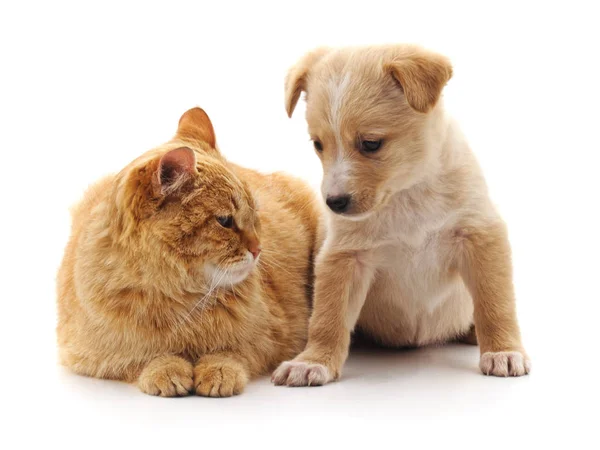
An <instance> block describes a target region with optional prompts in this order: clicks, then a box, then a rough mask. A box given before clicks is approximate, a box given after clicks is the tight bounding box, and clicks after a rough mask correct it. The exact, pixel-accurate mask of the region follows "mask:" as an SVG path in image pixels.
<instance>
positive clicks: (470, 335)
mask: <svg viewBox="0 0 600 450" xmlns="http://www.w3.org/2000/svg"><path fill="white" fill-rule="evenodd" d="M456 342H459V343H461V344H467V345H478V341H477V332H476V331H475V325H471V328H469V330H468V331H467V332H466V333H465V334H462V335H460V336H458V337H457V338H456Z"/></svg>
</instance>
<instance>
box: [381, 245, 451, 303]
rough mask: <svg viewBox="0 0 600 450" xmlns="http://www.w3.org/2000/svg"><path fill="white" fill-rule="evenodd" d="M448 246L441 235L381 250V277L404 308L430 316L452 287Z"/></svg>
mask: <svg viewBox="0 0 600 450" xmlns="http://www.w3.org/2000/svg"><path fill="white" fill-rule="evenodd" d="M448 247H449V243H448V242H447V239H445V238H444V236H443V235H442V234H441V233H431V234H428V235H425V236H421V237H420V238H419V239H414V238H413V239H402V238H400V237H397V240H396V242H394V243H392V244H390V245H389V246H386V247H385V248H383V249H382V253H383V255H382V261H381V262H382V266H381V273H382V275H383V276H384V277H385V278H386V279H387V283H388V284H391V285H392V286H393V290H394V291H396V292H397V293H398V294H400V295H398V296H397V299H396V301H397V302H400V303H405V304H406V307H407V308H410V309H412V310H416V311H422V312H427V313H432V312H433V311H434V310H435V309H436V308H437V307H438V306H439V305H440V304H441V303H442V302H443V300H444V299H445V298H447V297H448V294H449V293H450V291H451V290H452V289H453V287H455V286H454V285H455V283H456V281H457V280H456V279H455V278H456V277H455V276H452V275H453V274H452V273H451V272H450V268H449V262H450V261H449V256H448V253H449V248H448Z"/></svg>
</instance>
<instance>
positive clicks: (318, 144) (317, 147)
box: [313, 141, 323, 152]
mask: <svg viewBox="0 0 600 450" xmlns="http://www.w3.org/2000/svg"><path fill="white" fill-rule="evenodd" d="M313 145H314V146H315V150H316V151H318V152H322V151H323V144H321V142H319V141H313Z"/></svg>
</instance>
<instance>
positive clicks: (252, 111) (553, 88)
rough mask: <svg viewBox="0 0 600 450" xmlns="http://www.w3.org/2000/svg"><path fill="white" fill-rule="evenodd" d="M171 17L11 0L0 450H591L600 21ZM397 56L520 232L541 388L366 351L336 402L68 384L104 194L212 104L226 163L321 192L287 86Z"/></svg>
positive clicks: (2, 37)
mask: <svg viewBox="0 0 600 450" xmlns="http://www.w3.org/2000/svg"><path fill="white" fill-rule="evenodd" d="M164 3H165V6H163V7H156V6H154V5H152V4H151V2H144V3H141V2H140V3H139V4H133V3H131V4H130V3H127V2H118V3H115V4H113V5H111V4H110V3H109V2H97V4H96V5H92V4H91V2H77V3H76V2H73V3H72V4H64V3H60V4H59V3H57V2H39V3H37V4H34V3H31V2H24V1H23V2H2V3H1V6H0V149H1V156H0V158H1V163H0V173H1V176H0V180H1V181H0V183H1V184H0V186H1V188H2V191H1V192H2V203H1V205H0V211H1V214H2V218H1V220H0V227H1V233H0V236H1V237H2V247H1V249H2V250H1V252H2V253H1V258H0V264H2V268H1V270H0V276H1V277H2V282H1V286H0V289H1V291H0V298H1V301H2V309H1V310H0V318H1V321H2V323H1V326H0V333H1V336H0V337H1V340H0V342H1V345H2V348H1V349H2V354H1V359H0V364H1V366H0V377H1V384H0V386H1V388H2V393H1V396H0V408H1V412H2V421H1V426H0V429H1V430H2V431H1V432H0V446H1V447H2V448H6V449H8V448H21V447H26V446H27V445H29V444H36V445H37V446H38V447H39V446H41V445H45V446H49V447H52V446H54V445H55V444H61V445H62V448H76V447H80V448H96V447H100V448H104V447H110V448H120V447H131V446H132V445H133V447H134V448H140V447H141V446H142V445H144V446H146V447H148V446H149V447H154V446H156V447H168V448H174V447H175V446H183V445H185V446H186V447H187V448H208V447H209V446H210V447H214V446H220V447H221V446H225V447H229V446H233V445H234V444H236V445H239V446H244V447H248V446H250V447H253V446H254V445H255V444H260V445H261V446H267V447H279V448H288V447H292V448H303V449H307V448H321V447H322V446H323V445H324V444H327V445H329V446H333V447H331V448H338V447H342V446H343V447H348V446H350V447H353V446H361V447H365V446H367V448H380V447H384V446H385V447H386V448H387V447H394V448H425V447H429V446H432V447H433V446H436V447H437V446H439V445H444V447H454V446H460V447H462V448H476V447H481V448H496V447H498V448H500V447H502V448H522V447H524V446H526V445H527V446H528V445H530V444H531V445H536V447H537V446H538V445H545V444H548V443H551V444H557V445H563V444H567V443H568V444H570V445H569V448H589V447H592V446H596V447H595V448H598V447H597V445H598V440H599V439H598V435H597V423H598V410H597V406H598V400H599V395H598V391H599V390H598V377H599V376H600V375H599V374H598V369H599V364H598V360H599V359H600V357H599V355H598V342H599V338H598V327H599V326H598V323H599V318H598V316H599V313H600V308H599V306H598V302H599V301H600V294H599V293H598V282H597V280H598V277H599V276H600V273H599V272H600V270H599V269H600V264H599V262H598V258H599V255H600V245H599V239H598V231H599V230H600V221H599V218H598V205H599V204H600V201H599V200H598V197H599V194H600V184H599V182H598V173H597V172H598V170H599V168H598V160H599V158H598V152H599V151H600V145H599V140H598V132H597V129H598V122H599V119H600V114H599V112H598V104H599V103H598V102H599V100H600V96H599V85H600V70H599V66H598V58H599V54H600V49H599V46H598V42H600V36H599V33H598V21H597V19H598V14H597V13H595V12H594V11H593V8H592V5H593V3H594V2H591V1H590V2H587V6H586V3H580V2H575V1H568V2H551V1H546V2H514V3H513V2H508V1H503V2H494V3H493V5H492V2H477V3H476V2H472V3H471V4H466V3H463V2H456V1H446V2H443V3H442V2H439V3H431V2H424V1H416V0H413V1H410V2H406V1H401V0H397V1H390V2H377V1H373V0H369V1H364V2H356V3H353V2H350V1H346V2H340V3H337V4H334V3H333V2H331V3H330V2H326V1H319V2H314V3H313V2H309V1H295V2H284V1H281V2H273V4H272V5H268V4H264V3H261V2H256V1H251V2H245V3H243V4H242V3H240V4H233V3H231V4H230V3H229V2H217V1H212V2H201V1H196V2H190V3H189V4H180V3H178V2H164ZM167 3H168V6H166V5H167ZM16 5H18V6H16ZM386 42H415V43H420V44H423V45H425V46H427V47H429V48H432V49H435V50H438V51H440V52H442V53H445V54H447V55H448V56H449V57H450V58H451V59H452V61H453V63H454V78H453V79H452V80H451V81H450V83H449V85H448V87H447V89H446V94H445V99H446V100H445V101H446V105H447V107H448V109H449V110H450V111H452V112H453V113H454V115H455V116H456V117H458V119H459V120H460V121H461V123H462V124H463V127H464V130H465V132H466V134H467V136H468V137H469V139H470V142H471V144H472V146H473V149H474V151H475V152H476V154H477V155H478V157H479V159H480V162H481V165H482V166H483V169H484V171H485V173H486V175H487V179H488V182H489V186H490V190H491V193H492V196H493V198H494V201H495V202H496V203H497V204H498V207H499V208H500V210H501V212H502V214H503V215H504V218H505V219H506V221H507V222H508V224H509V230H510V237H511V241H512V245H513V251H514V266H515V285H516V291H517V295H518V309H519V316H520V320H521V325H522V329H523V337H524V342H525V344H526V347H527V349H528V351H529V353H530V354H531V356H532V358H533V364H534V366H533V367H534V370H533V373H532V374H531V375H530V376H529V377H524V378H520V379H497V378H488V377H484V376H482V375H480V374H479V373H478V371H477V361H478V351H477V349H476V348H472V347H466V346H451V347H441V348H431V349H423V350H418V351H412V352H360V353H355V354H354V355H352V356H351V358H350V362H349V364H348V365H347V368H346V372H345V377H344V379H343V380H342V381H341V382H339V383H335V384H332V385H329V386H326V387H323V388H311V389H288V388H275V387H272V386H270V384H269V382H268V379H267V378H263V379H260V380H256V381H254V382H252V383H251V384H250V385H249V386H248V388H247V390H246V392H245V393H244V394H243V395H241V396H239V397H236V398H232V399H216V400H215V399H205V398H198V397H190V398H185V399H160V398H152V397H150V396H146V395H144V394H142V393H140V392H139V391H137V389H136V388H135V387H133V386H129V385H125V384H121V383H116V382H108V381H101V380H93V379H86V378H82V377H78V376H74V375H71V374H69V373H68V372H67V371H65V370H64V369H62V368H59V367H57V365H56V348H55V337H54V327H55V292H54V283H55V274H56V270H57V266H58V264H59V261H60V258H61V256H62V250H63V247H64V245H65V243H66V240H67V237H68V233H69V220H70V219H69V214H68V207H69V206H70V205H71V204H72V203H73V202H74V201H76V200H77V199H78V198H79V197H80V195H81V193H82V191H83V189H84V188H85V187H86V186H87V185H88V184H89V183H91V182H93V181H94V180H96V179H97V178H98V177H100V176H101V175H103V174H105V173H108V172H111V171H116V170H119V169H120V168H121V167H123V166H124V165H125V164H126V163H128V162H129V161H130V160H132V159H133V158H134V157H136V156H137V155H139V154H141V153H142V152H144V151H146V150H147V149H149V148H150V147H152V146H154V145H156V144H159V143H161V142H163V141H166V140H168V139H169V138H170V137H171V136H172V134H173V133H174V131H175V128H176V124H177V121H178V119H179V116H180V115H181V114H182V113H183V112H184V111H185V110H186V109H188V108H189V107H192V106H195V105H200V106H202V107H203V108H204V109H205V110H206V111H207V112H208V114H209V115H210V116H211V118H212V119H213V122H214V125H215V128H216V132H217V139H218V141H219V144H220V146H221V149H222V151H223V152H224V153H225V154H226V155H227V156H228V157H229V158H230V159H231V160H233V161H235V162H238V163H241V164H244V165H247V166H250V167H254V168H258V169H260V170H263V171H270V170H286V171H288V172H291V173H294V174H296V175H298V176H301V177H303V178H305V179H306V180H308V181H309V182H310V183H311V184H313V185H314V186H318V184H319V181H320V178H321V169H320V164H319V163H318V159H317V157H316V156H315V155H314V154H313V151H312V148H311V145H310V143H309V141H308V135H307V134H306V131H305V128H306V126H305V123H304V119H303V113H304V106H303V104H300V106H299V108H298V110H297V111H296V115H295V116H294V118H293V120H289V119H287V117H286V115H285V112H284V108H283V78H284V75H285V71H286V69H287V68H288V67H289V66H290V65H291V64H293V63H294V62H295V60H296V59H297V58H299V57H300V56H301V55H302V54H303V53H304V52H305V51H307V50H309V49H311V48H312V47H314V46H318V45H323V44H326V45H332V46H333V45H349V44H366V43H386Z"/></svg>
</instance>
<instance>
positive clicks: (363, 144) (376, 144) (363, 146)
mask: <svg viewBox="0 0 600 450" xmlns="http://www.w3.org/2000/svg"><path fill="white" fill-rule="evenodd" d="M382 143H383V141H382V140H381V139H379V140H377V141H360V151H361V152H365V153H375V152H376V151H377V150H379V148H380V147H381V144H382Z"/></svg>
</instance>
